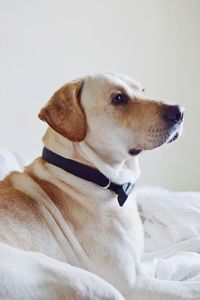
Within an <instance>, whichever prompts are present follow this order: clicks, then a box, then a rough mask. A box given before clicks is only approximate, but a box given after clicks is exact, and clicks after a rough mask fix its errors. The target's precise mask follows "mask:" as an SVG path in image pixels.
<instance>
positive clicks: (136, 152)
mask: <svg viewBox="0 0 200 300" xmlns="http://www.w3.org/2000/svg"><path fill="white" fill-rule="evenodd" d="M140 152H142V150H141V149H131V150H129V154H130V155H138V154H140Z"/></svg>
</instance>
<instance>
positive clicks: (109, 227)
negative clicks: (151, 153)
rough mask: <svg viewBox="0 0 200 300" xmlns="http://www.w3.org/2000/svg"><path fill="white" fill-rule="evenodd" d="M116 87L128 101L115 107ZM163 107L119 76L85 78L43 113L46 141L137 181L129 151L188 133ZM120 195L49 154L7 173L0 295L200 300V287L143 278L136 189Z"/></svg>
mask: <svg viewBox="0 0 200 300" xmlns="http://www.w3.org/2000/svg"><path fill="white" fill-rule="evenodd" d="M116 93H122V94H123V95H124V97H125V98H126V99H125V100H126V101H125V103H122V104H121V103H119V104H118V105H113V102H112V99H113V97H114V96H115V95H116ZM166 107H167V104H166V103H164V102H162V101H153V100H151V99H148V98H147V97H145V96H144V95H143V92H142V88H141V86H140V84H139V83H137V82H135V81H133V80H132V79H130V78H128V77H127V76H124V75H122V74H102V75H101V74H98V75H93V76H86V77H84V78H81V79H78V80H76V81H72V82H71V83H69V84H66V85H64V86H63V87H61V88H60V89H59V90H58V91H57V92H56V93H55V94H54V95H53V97H52V98H51V99H50V100H49V102H48V103H47V105H46V106H45V107H44V108H43V109H42V110H41V112H40V114H39V117H40V119H42V120H44V121H46V122H47V123H48V124H49V126H50V127H49V128H48V130H47V132H46V134H45V136H44V138H43V141H44V144H45V146H46V147H47V148H48V149H50V150H52V151H54V152H55V153H57V154H60V155H62V156H63V157H67V158H71V159H73V160H76V161H79V162H82V163H84V164H86V165H89V166H92V167H95V168H97V169H98V170H100V171H101V172H102V173H104V174H105V175H106V176H107V177H108V178H110V179H111V180H112V181H113V182H116V183H120V184H122V183H124V182H135V181H136V179H137V178H138V176H139V174H140V170H139V166H138V155H131V154H130V153H134V149H140V150H146V149H152V148H155V147H158V146H160V145H162V144H164V143H166V142H168V141H169V140H171V139H172V138H173V136H174V135H175V134H176V135H177V133H178V132H180V130H181V124H176V125H173V126H172V124H169V123H168V122H167V121H166V119H165V118H164V112H165V109H166ZM130 150H132V152H131V151H130ZM116 198H117V196H116V194H115V193H113V192H112V191H110V190H103V189H101V188H100V187H99V186H97V185H95V184H94V183H91V182H88V181H85V180H83V179H80V178H78V177H76V176H73V175H71V174H69V173H67V172H65V171H64V170H62V169H60V168H57V167H55V166H53V165H51V164H49V163H47V162H45V161H44V160H43V159H42V158H38V159H36V160H35V161H34V162H33V163H32V164H31V165H30V166H28V167H27V168H26V169H25V171H24V172H23V173H19V172H13V173H11V174H10V175H9V176H8V177H6V178H5V180H4V181H2V182H1V183H0V228H1V231H0V240H1V244H0V299H15V300H22V299H26V300H27V299H34V300H35V299H40V300H42V299H48V300H50V299H54V300H55V299H124V298H125V299H135V300H138V299H143V300H144V299H155V300H156V299H170V300H172V299H174V300H175V299H195V290H193V292H191V291H192V288H193V286H192V287H190V286H186V285H183V284H182V285H181V284H180V285H178V286H177V285H175V283H168V282H166V283H164V282H162V281H158V280H156V279H151V278H149V277H148V276H146V275H143V274H142V271H141V268H140V265H141V257H142V253H143V229H142V224H141V221H140V217H139V214H138V210H137V205H136V202H135V199H134V193H132V194H131V195H130V196H129V198H128V200H127V202H126V203H125V205H124V206H123V207H122V208H120V207H119V205H118V202H117V199H116ZM174 287H176V289H175V288H174ZM196 299H197V298H196Z"/></svg>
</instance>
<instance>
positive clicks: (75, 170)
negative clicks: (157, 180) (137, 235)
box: [42, 147, 134, 206]
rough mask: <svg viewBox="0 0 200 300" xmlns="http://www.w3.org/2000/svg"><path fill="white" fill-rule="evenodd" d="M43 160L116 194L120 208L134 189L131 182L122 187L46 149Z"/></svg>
mask: <svg viewBox="0 0 200 300" xmlns="http://www.w3.org/2000/svg"><path fill="white" fill-rule="evenodd" d="M42 158H43V159H44V160H46V161H47V162H48V163H50V164H52V165H54V166H56V167H59V168H61V169H63V170H65V171H67V172H69V173H71V174H73V175H75V176H78V177H80V178H82V179H85V180H87V181H91V182H93V183H95V184H97V185H99V186H100V187H101V188H102V189H109V190H111V191H113V192H115V193H116V194H117V195H118V202H119V205H120V206H123V204H124V203H125V201H126V200H127V198H128V196H129V194H130V193H131V192H132V190H133V188H134V184H133V183H130V182H127V183H124V184H122V185H120V184H116V183H114V182H111V181H110V179H108V178H107V177H106V176H105V175H103V174H102V173H101V172H100V171H98V170H96V169H94V168H92V167H88V166H86V165H84V164H82V163H80V162H77V161H75V160H72V159H68V158H64V157H62V156H60V155H58V154H56V153H54V152H52V151H50V150H49V149H47V148H45V147H44V148H43V152H42Z"/></svg>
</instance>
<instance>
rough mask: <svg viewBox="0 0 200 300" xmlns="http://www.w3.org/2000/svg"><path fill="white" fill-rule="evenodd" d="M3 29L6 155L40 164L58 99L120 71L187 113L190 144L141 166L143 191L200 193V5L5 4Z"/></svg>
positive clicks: (185, 139) (1, 109)
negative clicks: (71, 88)
mask: <svg viewBox="0 0 200 300" xmlns="http://www.w3.org/2000/svg"><path fill="white" fill-rule="evenodd" d="M0 22H1V24H0V25H1V26H0V51H1V52H0V53H1V54H0V139H1V140H0V146H4V147H7V148H9V149H12V150H14V151H16V152H18V153H20V154H21V155H24V156H26V157H28V158H29V159H33V158H34V157H36V156H38V155H40V152H41V147H42V143H41V136H42V134H43V133H44V130H45V128H46V126H45V124H44V123H42V122H41V121H40V120H39V119H38V118H37V114H38V112H39V109H40V107H41V106H42V105H43V104H44V103H45V102H46V101H47V100H48V98H49V97H50V96H51V94H52V93H53V92H54V91H55V90H56V89H57V88H58V87H59V86H60V85H62V84H63V83H65V82H67V81H69V80H71V79H74V78H76V77H78V76H80V75H83V74H86V73H92V72H104V71H112V72H114V71H118V72H122V73H126V74H128V75H130V76H132V77H134V78H135V79H137V80H140V81H141V82H142V83H143V85H144V86H145V87H146V90H147V92H146V93H147V94H149V95H150V96H151V97H153V98H158V99H167V100H170V101H174V102H177V103H180V104H182V105H184V106H185V108H186V111H187V112H186V118H185V131H184V134H183V136H182V138H181V139H180V140H179V141H178V142H177V143H174V144H171V145H167V146H165V147H163V148H161V149H157V150H154V151H151V152H146V153H145V154H144V155H143V156H142V157H141V168H142V179H141V180H140V183H145V184H156V185H161V186H165V187H169V188H171V189H179V190H200V133H199V129H200V126H199V114H200V58H199V56H200V1H199V0H79V1H78V0H73V1H69V0H48V1H47V0H18V1H16V0H1V1H0Z"/></svg>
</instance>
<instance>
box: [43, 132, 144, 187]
mask: <svg viewBox="0 0 200 300" xmlns="http://www.w3.org/2000/svg"><path fill="white" fill-rule="evenodd" d="M43 142H44V145H45V147H46V148H48V149H49V150H51V151H53V152H55V153H57V154H59V155H61V156H63V157H65V158H69V159H73V160H75V161H78V162H81V163H83V164H85V165H88V166H91V167H93V168H96V169H98V170H99V171H100V172H102V173H103V174H104V175H105V176H106V177H108V178H109V179H110V180H111V181H112V182H115V183H118V184H123V183H125V182H132V183H133V182H135V181H136V180H137V179H138V177H139V175H140V169H139V164H138V158H137V157H128V156H127V157H126V156H124V157H123V159H122V156H121V155H119V157H117V153H116V151H115V157H112V161H111V160H110V161H109V160H108V159H106V157H102V156H101V154H100V153H97V151H94V149H92V148H91V147H90V146H89V145H88V144H87V141H83V142H80V143H73V142H70V141H69V140H67V139H66V138H64V137H62V136H61V135H60V134H58V133H56V132H55V131H54V130H52V129H51V128H48V130H47V132H46V133H45V135H44V137H43Z"/></svg>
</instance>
